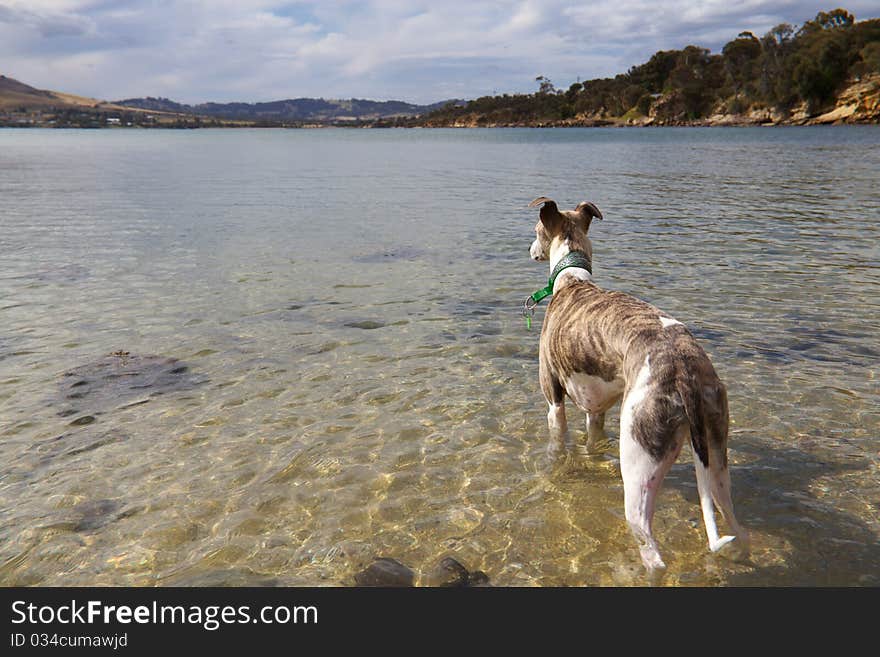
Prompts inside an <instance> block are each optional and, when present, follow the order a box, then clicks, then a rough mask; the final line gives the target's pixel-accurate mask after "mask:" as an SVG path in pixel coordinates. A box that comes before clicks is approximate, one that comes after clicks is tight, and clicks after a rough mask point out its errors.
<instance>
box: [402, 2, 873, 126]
mask: <svg viewBox="0 0 880 657" xmlns="http://www.w3.org/2000/svg"><path fill="white" fill-rule="evenodd" d="M871 73H880V19H872V20H864V21H858V22H857V21H856V20H855V18H854V16H853V15H852V14H851V13H849V12H848V11H847V10H845V9H834V10H832V11H829V12H820V13H819V14H818V15H817V16H816V17H815V18H814V19H813V20H810V21H807V22H806V23H804V24H803V25H802V26H800V27H799V28H797V27H796V26H793V25H790V24H788V23H782V24H780V25H777V26H776V27H774V28H773V29H771V30H770V31H769V32H767V34H765V35H764V36H763V37H760V38H759V37H757V36H755V35H754V34H752V33H751V32H741V33H740V34H739V35H738V36H737V37H736V38H735V39H733V40H732V41H730V42H729V43H727V44H726V45H725V46H724V47H723V49H722V51H721V53H720V54H712V53H710V51H709V50H708V49H706V48H702V47H699V46H693V45H689V46H687V47H685V48H683V49H681V50H664V51H660V52H657V53H655V54H654V55H653V56H652V57H651V58H650V59H649V60H648V61H647V62H646V63H644V64H641V65H639V66H633V67H632V68H630V69H629V71H627V72H626V73H622V74H620V75H617V76H615V77H613V78H602V79H595V80H587V81H586V82H575V83H573V84H571V85H570V86H569V87H568V89H567V90H561V89H557V88H556V87H555V85H554V84H553V83H552V82H551V81H550V80H549V79H547V78H545V77H544V76H539V77H538V78H537V79H536V81H537V82H538V83H539V88H538V90H537V91H536V92H535V93H533V94H513V95H510V94H504V95H501V96H485V97H482V98H477V99H476V100H472V101H470V102H468V103H467V104H464V105H461V104H458V105H454V104H450V105H447V106H446V107H444V108H441V109H440V110H437V111H435V112H432V113H430V114H428V115H426V116H424V117H422V118H421V120H420V121H419V122H420V123H424V124H426V125H432V124H433V125H438V124H454V123H456V122H457V121H460V120H463V119H466V118H468V117H471V118H473V117H479V121H480V122H481V123H486V124H542V123H553V122H561V121H567V120H576V119H596V120H601V119H603V118H617V119H619V118H624V119H626V118H636V117H644V116H648V115H649V114H651V115H654V116H657V117H658V118H660V119H663V120H666V121H672V122H687V121H694V120H699V119H702V118H705V117H707V116H709V115H710V114H717V113H720V114H741V113H744V112H747V111H749V110H750V109H753V108H772V109H773V110H776V111H778V112H780V113H782V114H783V115H785V114H788V113H790V112H791V111H792V110H793V109H794V108H795V107H798V106H800V107H804V108H805V109H806V111H807V112H808V113H810V114H815V113H817V112H820V111H821V110H822V109H823V108H826V107H828V106H829V105H830V104H832V103H833V102H834V99H835V98H836V95H837V93H838V92H839V91H840V90H841V89H842V88H843V87H844V86H845V85H846V84H847V83H848V82H850V81H852V80H858V79H860V78H861V77H863V76H866V75H868V74H871Z"/></svg>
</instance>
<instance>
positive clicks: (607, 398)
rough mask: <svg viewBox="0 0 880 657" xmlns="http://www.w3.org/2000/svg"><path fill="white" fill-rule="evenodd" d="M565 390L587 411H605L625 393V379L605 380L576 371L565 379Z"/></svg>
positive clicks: (579, 406)
mask: <svg viewBox="0 0 880 657" xmlns="http://www.w3.org/2000/svg"><path fill="white" fill-rule="evenodd" d="M564 385H565V392H566V393H568V396H569V397H570V398H571V400H572V401H573V402H574V403H575V404H577V405H578V408H580V409H581V410H582V411H584V412H586V413H604V412H605V411H607V410H608V409H609V408H611V407H612V406H613V405H614V403H615V402H616V401H617V400H618V399H620V396H621V395H622V394H623V379H622V378H620V377H617V378H616V379H614V380H613V381H605V380H604V379H603V378H602V377H599V376H592V375H590V374H585V373H583V372H575V373H574V374H572V375H571V376H569V377H568V378H566V379H565V382H564Z"/></svg>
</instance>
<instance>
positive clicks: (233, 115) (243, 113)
mask: <svg viewBox="0 0 880 657" xmlns="http://www.w3.org/2000/svg"><path fill="white" fill-rule="evenodd" d="M450 102H456V101H443V102H439V103H433V104H431V105H414V104H412V103H405V102H403V101H399V100H386V101H377V100H363V99H359V98H351V99H348V100H326V99H324V98H291V99H287V100H275V101H270V102H265V103H200V104H198V105H184V104H182V103H178V102H175V101H173V100H169V99H168V98H153V97H149V96H148V97H147V98H127V99H125V100H119V101H116V103H115V104H117V105H122V106H125V107H133V108H139V109H143V110H152V111H164V112H176V113H187V114H194V115H199V116H210V117H216V118H222V119H228V120H239V121H273V122H274V121H299V122H302V121H307V122H316V123H330V122H344V121H376V120H378V119H387V118H396V117H404V116H410V117H412V116H421V115H423V114H427V113H429V112H432V111H434V110H437V109H439V108H441V107H444V106H446V105H447V104H449V103H450Z"/></svg>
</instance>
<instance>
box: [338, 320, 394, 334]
mask: <svg viewBox="0 0 880 657" xmlns="http://www.w3.org/2000/svg"><path fill="white" fill-rule="evenodd" d="M345 326H347V327H349V328H359V329H364V330H365V331H371V330H373V329H377V328H382V327H383V326H385V324H383V323H382V322H374V321H373V320H370V319H365V320H363V321H360V322H347V323H346V324H345Z"/></svg>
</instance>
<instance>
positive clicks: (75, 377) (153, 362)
mask: <svg viewBox="0 0 880 657" xmlns="http://www.w3.org/2000/svg"><path fill="white" fill-rule="evenodd" d="M202 382H203V381H201V380H199V379H198V378H197V377H195V376H194V375H193V374H192V373H191V372H190V369H189V367H188V366H187V365H186V363H183V362H181V361H179V360H177V359H176V358H168V357H165V356H152V355H147V356H142V355H138V354H131V353H129V352H127V351H117V352H115V353H112V354H109V355H107V356H104V357H103V358H101V359H100V360H97V361H95V362H93V363H88V364H86V365H81V366H80V367H76V368H74V369H72V370H69V371H67V372H65V373H64V377H63V378H62V380H61V384H60V392H61V396H62V399H63V401H64V402H65V403H67V404H69V405H71V406H74V407H75V408H76V409H78V411H82V410H84V409H88V411H89V412H91V413H94V412H101V411H106V410H108V409H110V408H114V407H116V406H117V405H118V404H119V403H120V402H131V400H132V398H135V397H139V398H141V399H140V401H145V400H148V399H149V397H153V396H156V395H161V394H165V393H168V392H174V391H178V390H190V389H192V388H194V387H196V386H197V385H199V384H200V383H202ZM78 411H77V412H78ZM67 413H68V414H70V415H73V414H75V413H70V412H69V411H67ZM87 417H90V415H89V414H84V415H83V417H82V418H80V419H78V420H74V421H73V422H72V424H73V425H74V426H77V425H82V424H87V423H88V422H89V421H88V420H86V419H85V418H87Z"/></svg>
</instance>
